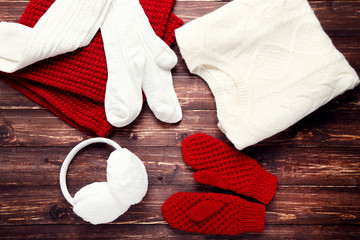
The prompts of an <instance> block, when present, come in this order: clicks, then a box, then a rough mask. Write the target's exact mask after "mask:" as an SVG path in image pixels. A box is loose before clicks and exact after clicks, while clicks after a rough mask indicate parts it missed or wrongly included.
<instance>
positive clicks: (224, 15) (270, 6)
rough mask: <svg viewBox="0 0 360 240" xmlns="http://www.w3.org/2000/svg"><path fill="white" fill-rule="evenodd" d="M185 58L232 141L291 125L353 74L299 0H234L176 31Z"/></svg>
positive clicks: (241, 144)
mask: <svg viewBox="0 0 360 240" xmlns="http://www.w3.org/2000/svg"><path fill="white" fill-rule="evenodd" d="M176 38H177V41H178V44H179V46H180V50H181V53H182V55H183V57H184V59H185V61H186V64H187V66H188V68H189V69H190V71H191V72H192V73H195V74H198V75H199V76H201V77H202V78H203V79H204V80H205V81H206V82H207V83H208V84H209V86H210V88H211V91H212V92H213V94H214V96H215V101H216V106H217V114H218V119H219V124H218V126H219V128H220V129H221V130H222V131H223V132H224V133H225V134H226V136H227V137H228V138H229V140H231V141H232V142H233V143H234V145H235V146H236V147H237V148H238V149H243V148H245V147H247V146H250V145H253V144H256V143H258V142H259V141H261V140H263V139H265V138H268V137H270V136H272V135H274V134H276V133H278V132H280V131H282V130H284V129H286V128H288V127H289V126H291V125H293V124H294V123H296V122H297V121H299V120H300V119H302V118H304V117H305V116H306V115H308V114H309V113H311V112H313V111H314V110H316V109H318V108H319V107H320V106H322V105H324V104H326V103H327V102H329V101H330V100H331V99H333V98H334V97H336V96H337V95H339V94H342V93H343V92H345V91H346V90H348V89H352V88H354V87H355V86H356V85H357V84H358V83H359V77H358V76H357V74H356V72H355V71H354V69H353V68H351V67H350V65H349V64H348V62H347V61H346V59H345V58H344V56H343V55H342V54H341V53H340V52H339V51H338V50H336V48H335V47H334V46H333V44H332V42H331V40H330V38H329V37H328V36H327V35H326V34H325V32H324V31H323V29H322V27H321V25H320V23H319V21H318V19H317V18H316V16H315V15H314V12H313V11H312V9H311V7H310V6H309V4H308V2H307V1H306V0H234V1H232V2H230V3H228V4H226V5H225V6H223V7H222V8H220V9H218V10H216V11H214V12H212V13H210V14H208V15H206V16H204V17H201V18H198V19H196V20H194V21H192V22H190V23H188V24H186V25H184V26H183V27H181V28H180V29H178V30H177V31H176Z"/></svg>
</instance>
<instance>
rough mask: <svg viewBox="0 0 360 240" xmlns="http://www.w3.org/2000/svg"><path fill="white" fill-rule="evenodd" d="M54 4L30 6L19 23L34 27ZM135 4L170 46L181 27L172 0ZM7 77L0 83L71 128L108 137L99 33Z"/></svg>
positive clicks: (43, 1)
mask: <svg viewBox="0 0 360 240" xmlns="http://www.w3.org/2000/svg"><path fill="white" fill-rule="evenodd" d="M54 1H55V0H31V1H30V3H29V4H28V6H27V8H26V10H25V12H24V14H23V15H22V17H21V19H20V20H19V23H21V24H24V25H26V26H28V27H33V26H34V25H35V24H36V22H37V21H38V20H39V19H40V17H41V16H42V15H43V14H44V13H45V12H46V11H47V9H48V8H49V7H50V6H51V4H52V3H53V2H54ZM140 2H141V4H142V6H143V8H144V10H145V13H146V14H147V16H148V18H149V20H150V22H151V24H152V27H153V29H154V31H155V32H156V33H157V34H158V36H160V37H166V38H165V39H164V41H165V42H166V43H167V44H168V45H170V44H171V43H172V42H173V41H174V38H173V36H172V34H173V33H174V30H175V28H173V27H178V26H179V25H181V24H182V20H181V19H179V18H177V17H176V16H175V15H173V14H172V15H170V11H171V9H172V6H173V4H174V0H141V1H140ZM168 22H169V23H171V24H170V25H169V26H168ZM174 22H176V24H174ZM170 28H172V29H170ZM165 33H166V36H165ZM171 33H172V34H171ZM8 76H10V77H11V79H2V80H3V81H4V82H6V83H7V84H9V85H11V86H12V87H14V88H15V89H17V90H18V91H20V92H22V93H23V94H24V95H26V96H28V97H29V98H31V99H32V100H34V101H36V102H38V103H39V104H41V105H43V106H45V107H46V108H48V109H49V110H50V111H52V112H53V113H54V114H55V115H57V116H58V117H60V118H62V119H64V120H65V121H66V122H68V123H70V124H71V125H72V126H75V127H76V128H79V129H81V130H83V131H85V132H87V133H90V134H92V135H94V134H95V135H99V136H107V135H108V134H110V132H111V131H112V127H111V125H110V124H109V123H108V122H107V121H106V116H105V110H104V106H103V102H104V97H105V88H106V81H107V66H106V58H105V53H104V47H103V41H102V37H101V33H100V32H98V33H97V34H96V35H95V37H94V38H93V40H92V41H91V42H90V44H89V45H88V46H87V47H84V48H81V49H78V50H76V51H74V52H71V53H67V54H63V55H60V56H56V57H54V58H50V59H46V60H44V61H40V62H38V63H35V64H33V65H31V66H29V67H27V68H24V69H22V70H20V71H17V72H16V73H14V74H11V75H8ZM37 82H38V83H37Z"/></svg>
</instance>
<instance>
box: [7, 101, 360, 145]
mask: <svg viewBox="0 0 360 240" xmlns="http://www.w3.org/2000/svg"><path fill="white" fill-rule="evenodd" d="M335 104H336V103H335ZM340 106H341V104H340ZM328 107H330V108H331V106H325V107H324V108H322V109H319V110H318V111H316V112H315V113H313V114H311V115H309V116H308V117H306V118H304V119H303V120H302V121H300V122H298V123H297V124H295V125H294V126H292V127H290V128H289V129H287V130H285V131H283V132H281V133H279V134H277V135H275V136H274V137H272V138H269V139H267V140H264V141H262V142H261V143H259V144H257V145H256V146H274V147H280V146H288V147H299V146H301V147H330V146H332V147H335V146H337V147H342V146H344V145H346V146H347V147H358V146H359V143H360V137H359V136H360V129H359V124H358V123H359V122H360V115H359V114H358V111H341V110H337V111H328ZM183 114H184V117H183V120H182V121H181V122H180V123H178V124H164V123H161V122H160V121H158V120H156V118H155V117H154V115H153V114H152V113H151V111H150V110H149V108H148V107H147V106H146V107H144V108H143V111H142V113H141V114H140V116H139V117H138V118H137V119H136V120H135V121H134V122H133V123H132V124H131V125H129V126H127V127H124V128H121V129H117V131H115V132H114V133H113V134H112V135H111V136H110V137H111V138H113V139H114V140H116V141H117V142H119V144H121V145H124V146H130V145H132V146H134V145H137V146H180V143H181V141H182V140H183V139H184V138H185V137H186V136H188V135H191V134H194V133H196V132H205V133H208V134H210V135H213V136H214V137H216V138H220V139H221V140H224V141H225V140H226V138H225V136H224V135H223V134H222V133H221V132H220V130H218V128H217V117H216V111H215V110H196V111H191V110H184V111H183ZM0 119H1V120H0V129H1V135H0V143H1V146H2V147H5V146H73V145H75V144H76V143H78V142H80V141H82V140H84V139H86V138H88V137H89V136H87V135H86V134H85V133H81V132H80V131H79V130H76V129H74V128H73V127H71V126H69V125H68V124H66V123H65V122H64V121H62V120H61V119H59V118H57V117H56V116H54V115H52V114H51V113H49V112H48V111H47V110H21V111H18V110H2V111H0Z"/></svg>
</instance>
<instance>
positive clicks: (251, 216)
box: [242, 201, 265, 232]
mask: <svg viewBox="0 0 360 240" xmlns="http://www.w3.org/2000/svg"><path fill="white" fill-rule="evenodd" d="M243 207H244V209H243V210H244V212H243V213H244V215H243V217H244V218H243V219H242V224H243V226H244V229H243V230H244V232H262V231H263V230H264V226H265V205H263V204H259V203H253V202H248V201H244V203H243Z"/></svg>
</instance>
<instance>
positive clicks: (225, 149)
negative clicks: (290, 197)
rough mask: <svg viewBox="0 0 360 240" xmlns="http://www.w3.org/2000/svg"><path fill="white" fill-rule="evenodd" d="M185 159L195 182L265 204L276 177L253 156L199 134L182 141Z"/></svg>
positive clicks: (271, 194) (274, 185)
mask: <svg viewBox="0 0 360 240" xmlns="http://www.w3.org/2000/svg"><path fill="white" fill-rule="evenodd" d="M182 153H183V156H184V160H185V161H186V162H187V163H188V164H189V165H190V166H191V167H192V168H194V169H195V170H199V171H198V172H196V173H195V174H194V178H195V180H196V181H197V182H199V183H202V184H207V185H212V186H217V187H219V188H223V189H228V190H231V191H234V192H236V193H239V194H243V195H246V196H250V197H253V198H256V199H257V200H259V201H260V202H262V203H264V204H268V203H269V202H270V201H271V199H272V197H273V196H274V194H275V191H276V187H277V181H278V180H277V178H276V177H275V176H274V175H272V174H270V173H268V172H267V171H265V170H264V169H263V168H262V167H261V166H260V165H259V164H258V163H257V162H256V161H255V160H254V159H252V158H251V157H249V156H247V155H245V154H243V153H241V152H240V151H238V150H236V149H234V148H233V147H230V146H229V145H227V144H226V143H223V142H222V141H220V140H217V139H215V138H213V137H211V136H209V135H206V134H203V133H198V134H194V135H191V136H190V137H187V138H186V139H185V140H184V141H183V142H182Z"/></svg>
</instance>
